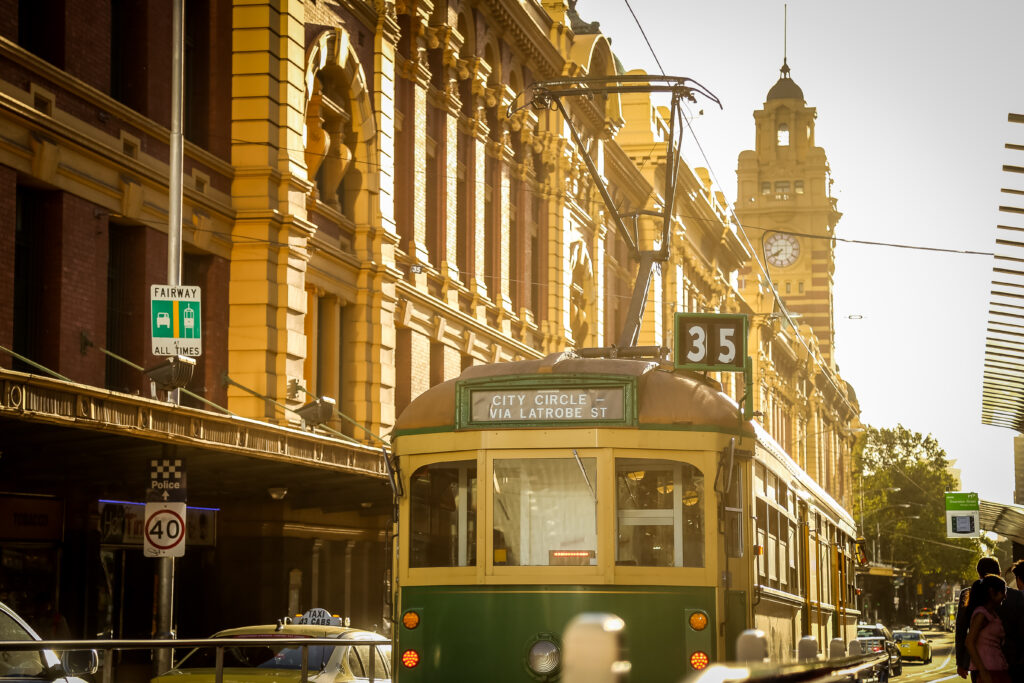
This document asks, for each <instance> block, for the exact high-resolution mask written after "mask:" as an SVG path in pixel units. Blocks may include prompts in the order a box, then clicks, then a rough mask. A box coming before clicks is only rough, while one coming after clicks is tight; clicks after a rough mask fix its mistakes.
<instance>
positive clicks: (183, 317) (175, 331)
mask: <svg viewBox="0 0 1024 683" xmlns="http://www.w3.org/2000/svg"><path fill="white" fill-rule="evenodd" d="M201 298H202V292H201V291H200V289H199V287H191V286H189V287H184V286H182V287H172V286H171V285H153V286H152V288H151V289H150V311H151V313H152V316H151V319H150V330H151V332H152V339H153V355H154V356H191V357H193V358H195V357H198V356H201V355H203V335H202V323H201V319H202V316H201V311H202V308H201V306H202V303H201Z"/></svg>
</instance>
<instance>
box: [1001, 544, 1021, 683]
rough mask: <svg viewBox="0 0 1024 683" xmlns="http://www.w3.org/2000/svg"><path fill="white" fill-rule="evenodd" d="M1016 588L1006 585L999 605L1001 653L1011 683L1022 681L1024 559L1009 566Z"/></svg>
mask: <svg viewBox="0 0 1024 683" xmlns="http://www.w3.org/2000/svg"><path fill="white" fill-rule="evenodd" d="M1010 571H1011V572H1012V573H1013V579H1014V584H1015V585H1016V588H1010V587H1007V589H1006V599H1005V600H1003V604H1002V605H1000V606H999V618H1000V619H1001V620H1002V621H1003V630H1004V631H1005V632H1006V638H1005V640H1004V641H1003V654H1004V655H1006V663H1007V665H1008V666H1009V670H1010V680H1011V681H1012V682H1013V683H1024V592H1021V591H1022V590H1024V560H1017V561H1016V562H1014V563H1013V566H1012V567H1011V568H1010Z"/></svg>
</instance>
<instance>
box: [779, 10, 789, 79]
mask: <svg viewBox="0 0 1024 683" xmlns="http://www.w3.org/2000/svg"><path fill="white" fill-rule="evenodd" d="M788 43H789V4H788V3H783V5H782V68H781V69H779V73H780V74H781V75H782V77H783V78H789V64H787V63H786V59H787V57H788V56H789V55H788V48H789V44H788Z"/></svg>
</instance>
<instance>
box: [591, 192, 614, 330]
mask: <svg viewBox="0 0 1024 683" xmlns="http://www.w3.org/2000/svg"><path fill="white" fill-rule="evenodd" d="M607 238H608V226H607V224H606V223H605V222H604V211H599V212H598V215H597V223H596V224H595V227H594V244H593V248H592V249H591V254H593V257H592V258H593V259H594V324H593V325H592V326H591V334H592V335H593V344H592V345H593V346H604V345H605V338H606V336H607V335H606V328H605V311H606V310H607V308H608V306H607V303H608V302H607V301H606V299H605V297H606V296H607V291H608V288H607V282H606V277H605V276H606V271H605V267H604V260H605V249H606V247H607ZM613 334H617V333H616V332H613Z"/></svg>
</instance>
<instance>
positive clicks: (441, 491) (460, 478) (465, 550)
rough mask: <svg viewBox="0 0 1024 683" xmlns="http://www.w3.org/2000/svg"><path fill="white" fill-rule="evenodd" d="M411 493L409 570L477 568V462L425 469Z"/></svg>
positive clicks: (414, 478)
mask: <svg viewBox="0 0 1024 683" xmlns="http://www.w3.org/2000/svg"><path fill="white" fill-rule="evenodd" d="M409 489H410V491H409V493H410V496H409V498H410V503H411V509H410V515H409V541H410V548H409V566H410V567H467V566H472V565H475V564H476V461H475V460H466V461H462V462H439V463H434V464H433V465H425V466H423V467H421V468H419V469H418V470H416V471H415V472H414V473H413V475H412V482H411V486H410V487H409Z"/></svg>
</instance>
